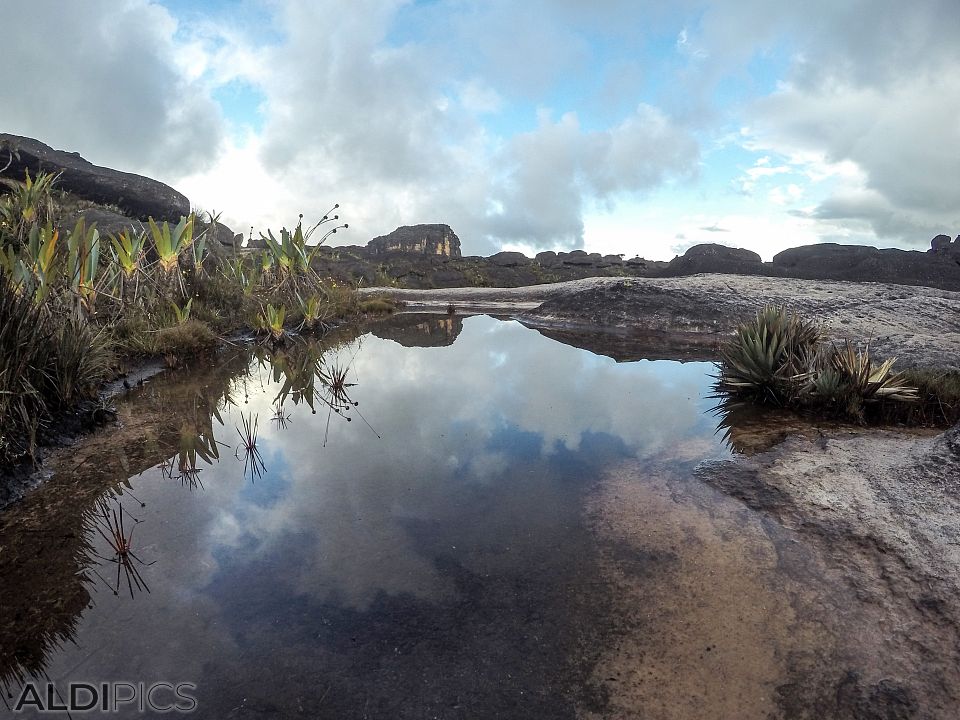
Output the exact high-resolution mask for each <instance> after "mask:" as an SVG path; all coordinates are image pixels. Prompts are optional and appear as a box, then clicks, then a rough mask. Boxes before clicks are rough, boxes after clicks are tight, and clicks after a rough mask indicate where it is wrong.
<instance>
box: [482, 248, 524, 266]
mask: <svg viewBox="0 0 960 720" xmlns="http://www.w3.org/2000/svg"><path fill="white" fill-rule="evenodd" d="M487 260H488V261H489V262H491V263H493V264H494V265H499V266H500V267H519V266H521V265H529V264H530V263H531V262H533V261H532V260H531V259H530V258H528V257H527V256H526V255H524V254H523V253H522V252H506V251H504V252H498V253H496V254H495V255H491V256H490V257H488V258H487Z"/></svg>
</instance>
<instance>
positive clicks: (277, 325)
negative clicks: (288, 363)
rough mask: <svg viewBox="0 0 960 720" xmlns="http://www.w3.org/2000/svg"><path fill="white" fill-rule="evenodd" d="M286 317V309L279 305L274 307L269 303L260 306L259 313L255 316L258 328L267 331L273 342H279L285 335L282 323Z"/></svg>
mask: <svg viewBox="0 0 960 720" xmlns="http://www.w3.org/2000/svg"><path fill="white" fill-rule="evenodd" d="M286 319H287V309H286V308H285V307H284V306H283V305H280V306H279V307H274V306H273V305H271V304H270V303H267V304H266V306H264V307H261V308H260V314H259V315H258V316H257V324H258V325H259V328H260V330H262V331H263V332H265V333H267V335H268V336H269V338H270V340H271V341H272V342H273V343H275V344H276V343H281V342H283V340H284V338H285V337H286V334H287V332H286V330H284V327H283V324H284V322H285V321H286Z"/></svg>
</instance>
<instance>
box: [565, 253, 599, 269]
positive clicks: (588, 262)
mask: <svg viewBox="0 0 960 720" xmlns="http://www.w3.org/2000/svg"><path fill="white" fill-rule="evenodd" d="M559 257H560V260H561V261H562V262H563V264H564V265H574V266H577V267H587V266H594V265H596V264H597V263H598V262H599V260H600V253H593V254H592V255H587V251H586V250H571V251H570V252H568V253H560V255H559Z"/></svg>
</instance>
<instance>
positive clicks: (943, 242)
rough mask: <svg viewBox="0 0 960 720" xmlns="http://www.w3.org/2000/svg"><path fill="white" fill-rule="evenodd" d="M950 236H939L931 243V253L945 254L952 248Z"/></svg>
mask: <svg viewBox="0 0 960 720" xmlns="http://www.w3.org/2000/svg"><path fill="white" fill-rule="evenodd" d="M950 244H951V242H950V236H949V235H937V236H936V237H935V238H933V240H931V241H930V252H943V251H945V250H948V249H949V248H950Z"/></svg>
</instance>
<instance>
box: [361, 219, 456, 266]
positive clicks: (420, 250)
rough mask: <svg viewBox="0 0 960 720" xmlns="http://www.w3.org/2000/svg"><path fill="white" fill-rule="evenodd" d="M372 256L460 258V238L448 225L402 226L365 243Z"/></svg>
mask: <svg viewBox="0 0 960 720" xmlns="http://www.w3.org/2000/svg"><path fill="white" fill-rule="evenodd" d="M367 249H368V250H369V251H370V252H371V253H372V254H373V255H383V254H385V253H390V252H402V253H409V254H416V255H437V256H440V257H447V258H458V257H460V238H458V237H457V234H456V233H455V232H454V231H453V230H452V229H451V227H450V226H449V225H444V224H441V223H436V224H429V225H402V226H400V227H398V228H397V229H396V230H394V231H393V232H392V233H389V234H388V235H380V236H379V237H375V238H374V239H373V240H371V241H370V242H369V243H367Z"/></svg>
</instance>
